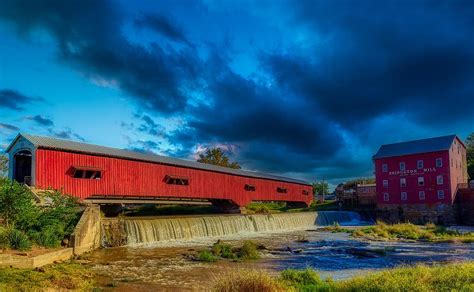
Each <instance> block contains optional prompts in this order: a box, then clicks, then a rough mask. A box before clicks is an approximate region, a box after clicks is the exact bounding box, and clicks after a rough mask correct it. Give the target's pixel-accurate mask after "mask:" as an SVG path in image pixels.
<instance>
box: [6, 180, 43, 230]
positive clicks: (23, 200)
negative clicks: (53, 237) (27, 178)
mask: <svg viewBox="0 0 474 292" xmlns="http://www.w3.org/2000/svg"><path fill="white" fill-rule="evenodd" d="M38 211H39V210H38V208H37V207H36V205H35V202H34V196H33V194H32V193H31V191H30V190H29V189H28V188H27V187H26V186H24V185H22V184H19V183H17V182H16V181H9V180H6V179H0V216H1V218H2V219H3V221H4V222H5V225H6V226H7V227H13V228H17V229H20V230H26V229H28V228H29V227H30V226H31V225H33V224H34V223H35V222H36V218H37V215H38Z"/></svg>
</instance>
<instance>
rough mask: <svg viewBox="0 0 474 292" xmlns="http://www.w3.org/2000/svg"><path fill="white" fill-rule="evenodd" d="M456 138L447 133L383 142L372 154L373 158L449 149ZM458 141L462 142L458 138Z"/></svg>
mask: <svg viewBox="0 0 474 292" xmlns="http://www.w3.org/2000/svg"><path fill="white" fill-rule="evenodd" d="M456 138H457V136H456V135H448V136H441V137H435V138H428V139H421V140H413V141H407V142H400V143H393V144H385V145H382V146H380V148H379V150H378V151H377V153H376V154H375V155H374V156H373V159H379V158H387V157H395V156H403V155H411V154H419V153H429V152H438V151H443V150H449V148H450V147H451V144H453V141H454V139H456ZM458 141H459V142H460V143H461V144H462V142H461V140H460V139H459V138H458Z"/></svg>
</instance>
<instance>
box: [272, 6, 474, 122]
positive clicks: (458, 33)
mask: <svg viewBox="0 0 474 292" xmlns="http://www.w3.org/2000/svg"><path fill="white" fill-rule="evenodd" d="M300 4H301V5H296V6H297V7H296V9H295V10H296V11H297V13H296V14H295V16H294V18H295V22H298V23H303V24H305V25H308V26H309V28H310V33H311V34H312V36H313V37H314V38H315V39H317V38H319V39H323V40H327V41H326V42H325V43H324V46H323V47H320V46H316V47H314V48H313V52H314V54H312V55H311V54H310V55H293V54H286V55H285V54H279V53H276V54H271V55H269V56H267V57H266V58H264V64H265V65H266V66H268V67H267V68H268V71H269V72H270V73H271V74H273V76H274V77H275V79H276V81H277V82H278V84H279V85H280V86H281V87H282V88H284V89H287V90H289V91H291V92H297V93H298V94H300V95H301V96H304V97H305V98H307V100H308V101H309V103H310V104H312V105H313V107H315V108H318V109H321V110H322V111H323V112H325V113H327V114H328V115H329V116H330V117H331V119H333V120H334V121H335V122H338V123H341V124H342V125H344V127H348V128H351V127H352V126H355V125H357V124H358V123H359V122H361V121H362V122H364V121H367V120H371V119H373V118H374V117H377V116H379V115H384V114H387V113H393V112H406V113H408V114H410V115H411V117H412V118H413V119H415V120H417V121H419V122H421V123H424V124H426V125H428V126H432V125H433V123H440V124H441V123H445V122H447V121H452V120H453V119H464V118H465V116H466V115H469V114H472V112H473V111H472V108H473V106H474V99H473V98H472V96H473V94H474V86H473V85H472V82H471V80H472V79H473V77H474V38H472V35H473V33H474V29H473V27H474V2H472V1H468V2H463V3H461V2H460V1H451V2H448V1H445V2H436V3H432V2H429V1H412V2H389V3H386V2H374V1H363V2H354V1H341V2H338V3H337V4H336V3H332V2H328V1H307V2H301V3H300ZM454 100H455V101H456V102H452V101H454ZM460 104H463V105H464V106H463V107H462V108H460V106H459V105H460ZM420 109H422V110H420ZM354 121H355V123H354Z"/></svg>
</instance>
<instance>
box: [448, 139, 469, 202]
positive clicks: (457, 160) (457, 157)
mask: <svg viewBox="0 0 474 292" xmlns="http://www.w3.org/2000/svg"><path fill="white" fill-rule="evenodd" d="M449 167H450V174H451V175H450V182H451V192H452V194H453V195H455V192H456V190H457V187H458V185H459V184H462V183H467V160H466V147H464V145H462V144H461V143H460V142H459V140H458V139H455V140H454V143H453V144H452V145H451V149H450V150H449Z"/></svg>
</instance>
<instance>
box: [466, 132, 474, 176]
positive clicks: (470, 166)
mask: <svg viewBox="0 0 474 292" xmlns="http://www.w3.org/2000/svg"><path fill="white" fill-rule="evenodd" d="M466 160H467V173H468V174H469V177H470V178H471V179H474V133H471V135H469V136H468V137H467V139H466Z"/></svg>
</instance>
